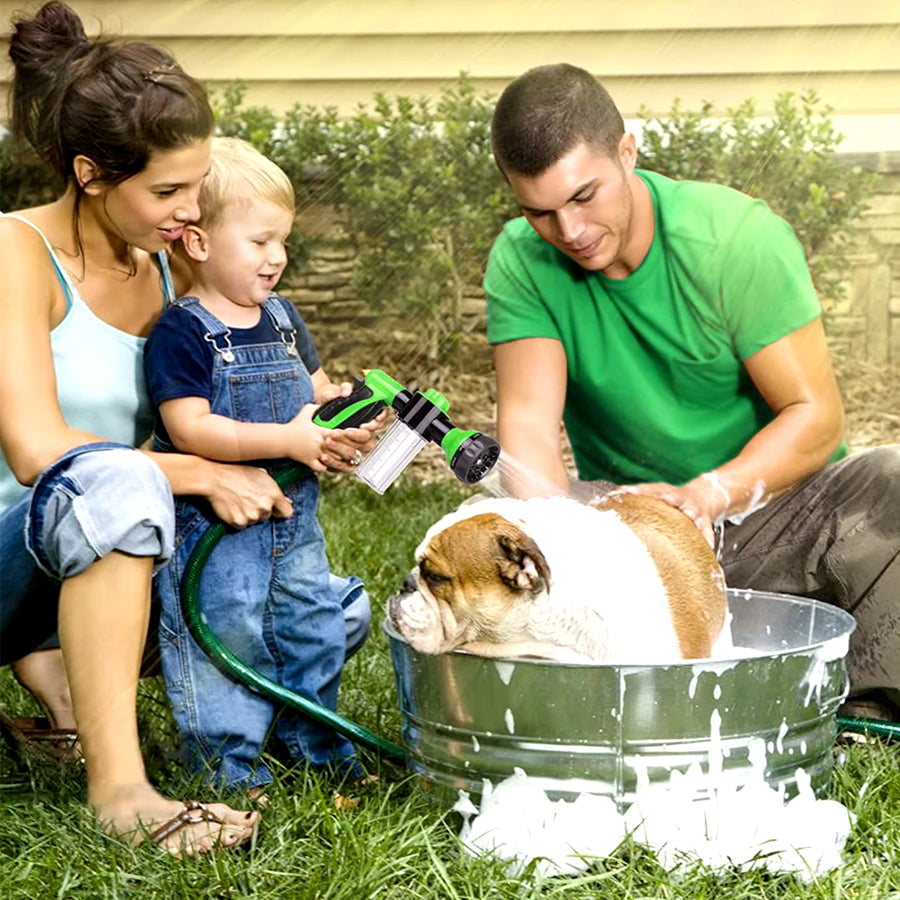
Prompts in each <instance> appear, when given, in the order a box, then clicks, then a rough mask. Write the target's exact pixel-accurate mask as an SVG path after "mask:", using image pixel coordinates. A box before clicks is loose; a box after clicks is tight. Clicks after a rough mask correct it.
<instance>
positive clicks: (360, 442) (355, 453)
mask: <svg viewBox="0 0 900 900" xmlns="http://www.w3.org/2000/svg"><path fill="white" fill-rule="evenodd" d="M387 418H388V411H387V410H386V409H383V410H382V411H381V412H380V413H378V415H377V416H375V418H374V419H372V420H370V421H369V422H366V423H365V424H363V425H360V426H359V428H334V429H329V430H328V434H327V435H326V437H325V440H324V442H323V445H322V446H323V451H324V452H323V455H322V460H323V462H324V464H325V467H326V468H327V469H328V470H330V471H332V472H351V471H353V468H354V467H355V466H358V465H359V464H360V463H361V462H362V459H363V457H364V456H365V455H366V454H367V453H371V452H372V450H373V449H374V447H375V435H376V434H377V433H378V431H380V430H381V428H383V427H384V424H385V422H387Z"/></svg>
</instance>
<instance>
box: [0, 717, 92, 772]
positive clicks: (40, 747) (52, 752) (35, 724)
mask: <svg viewBox="0 0 900 900" xmlns="http://www.w3.org/2000/svg"><path fill="white" fill-rule="evenodd" d="M0 731H2V732H3V736H4V737H5V738H6V740H7V743H8V744H9V745H10V747H11V748H12V749H13V750H15V751H16V752H17V753H19V754H20V755H23V756H27V755H32V756H38V757H42V758H43V759H52V760H55V761H56V762H64V763H74V764H76V765H83V764H84V757H83V756H82V755H81V747H80V746H79V744H78V732H77V731H75V730H74V729H72V728H54V727H53V726H52V725H51V724H50V720H49V719H48V718H47V717H46V716H35V717H25V716H8V715H6V713H3V712H0Z"/></svg>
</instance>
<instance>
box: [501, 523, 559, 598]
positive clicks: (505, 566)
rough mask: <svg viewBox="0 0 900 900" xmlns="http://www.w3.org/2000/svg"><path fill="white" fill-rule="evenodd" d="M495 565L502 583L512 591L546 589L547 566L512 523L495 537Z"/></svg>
mask: <svg viewBox="0 0 900 900" xmlns="http://www.w3.org/2000/svg"><path fill="white" fill-rule="evenodd" d="M497 544H498V546H499V548H500V554H499V556H498V560H497V565H498V568H499V570H500V578H501V580H502V581H503V583H504V584H506V585H508V586H509V587H511V588H512V589H513V590H515V591H531V592H532V593H537V592H538V591H540V590H541V589H549V587H550V566H549V565H548V564H547V560H546V558H545V557H544V554H543V553H541V551H540V548H539V547H538V545H537V544H536V543H535V542H534V540H533V539H532V538H530V537H529V536H528V535H527V534H525V532H524V531H522V530H521V529H520V528H517V527H516V526H515V525H513V524H512V523H510V524H509V527H508V528H506V529H504V530H503V531H501V532H500V533H499V534H498V535H497Z"/></svg>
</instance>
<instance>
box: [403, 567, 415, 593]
mask: <svg viewBox="0 0 900 900" xmlns="http://www.w3.org/2000/svg"><path fill="white" fill-rule="evenodd" d="M417 589H418V588H417V586H416V576H415V575H413V573H412V572H410V573H409V575H407V576H406V579H405V580H404V582H403V589H402V590H403V593H404V594H411V593H412V592H413V591H415V590H417Z"/></svg>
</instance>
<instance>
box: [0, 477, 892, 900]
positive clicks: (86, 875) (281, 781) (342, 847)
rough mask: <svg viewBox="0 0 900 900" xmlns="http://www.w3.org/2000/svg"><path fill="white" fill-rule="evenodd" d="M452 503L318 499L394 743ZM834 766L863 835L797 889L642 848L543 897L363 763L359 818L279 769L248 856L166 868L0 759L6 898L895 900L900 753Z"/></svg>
mask: <svg viewBox="0 0 900 900" xmlns="http://www.w3.org/2000/svg"><path fill="white" fill-rule="evenodd" d="M462 496H463V492H462V490H461V489H460V488H458V487H457V486H456V485H455V484H442V485H433V486H430V487H429V486H422V485H416V484H410V483H403V482H400V483H398V484H396V485H394V486H393V487H392V488H391V489H390V490H389V491H388V492H387V493H386V494H385V496H384V497H379V496H378V495H376V494H375V493H374V492H372V491H370V490H369V489H368V488H366V487H365V486H364V485H362V484H359V483H357V482H356V481H355V480H345V481H343V482H341V484H340V486H336V485H334V484H332V483H329V484H326V485H325V491H324V496H323V503H322V509H321V519H322V523H323V526H324V527H325V531H326V535H327V537H328V541H329V548H330V553H331V559H332V565H333V568H334V569H335V571H338V572H341V573H356V574H359V575H361V576H362V577H363V578H364V579H365V581H366V583H367V586H368V588H369V591H370V594H371V596H372V600H373V605H374V622H375V623H376V627H375V628H374V629H373V634H372V637H371V639H370V640H369V642H368V644H367V645H366V647H364V648H363V650H362V651H361V652H360V653H359V654H358V655H357V656H356V657H355V658H354V659H353V660H351V661H350V663H349V664H348V666H347V668H346V670H345V675H344V681H343V687H342V694H341V712H342V713H343V714H344V715H345V716H347V717H348V718H350V719H352V720H354V721H356V722H359V723H360V724H361V725H363V726H364V727H366V728H368V729H369V730H371V731H374V732H376V733H377V734H379V735H382V736H384V737H386V738H388V739H389V740H392V741H394V742H397V743H399V742H400V719H399V714H398V711H397V707H396V695H395V691H394V681H393V672H392V669H391V663H390V656H389V652H388V647H387V641H386V639H385V637H384V636H383V635H382V633H381V631H380V628H379V627H378V626H379V625H380V621H381V618H382V608H383V603H384V600H385V598H386V597H387V596H388V595H389V594H390V593H392V592H393V591H394V590H395V589H396V587H397V586H398V585H399V584H400V582H401V581H402V578H403V577H404V575H405V573H406V571H407V570H408V568H409V566H410V562H411V559H412V553H413V549H414V547H415V546H416V544H417V543H418V542H419V540H420V539H421V537H422V535H423V534H424V532H425V530H426V528H427V527H428V525H430V524H431V523H432V522H433V521H434V520H435V519H436V518H437V517H438V516H439V515H441V514H442V513H444V512H445V511H447V510H449V509H450V508H452V507H453V506H454V505H455V504H456V503H457V502H458V501H459V500H460V499H461V497H462ZM0 705H2V706H3V708H4V709H6V710H7V711H10V712H16V713H20V714H24V713H26V712H28V711H29V710H32V711H34V712H37V710H36V709H34V707H32V706H30V705H29V698H27V697H26V696H25V695H24V694H23V692H22V691H21V690H20V689H19V688H18V687H17V685H16V684H15V683H14V682H13V680H12V678H11V675H10V673H9V670H8V669H6V670H3V671H0ZM139 715H140V720H141V726H142V735H143V738H144V743H145V748H146V755H147V759H148V768H149V770H150V772H151V777H152V779H153V781H154V783H156V784H157V785H158V786H159V787H160V789H161V790H163V791H164V792H166V793H168V794H170V795H172V796H178V797H188V796H196V795H198V794H200V799H212V798H211V797H209V796H204V795H203V794H202V792H198V791H197V789H196V785H195V784H193V783H191V782H190V781H189V780H187V779H186V778H185V776H184V774H183V773H182V772H181V770H180V769H179V767H178V765H177V764H176V763H175V762H173V761H172V759H171V756H170V752H171V748H172V742H173V731H172V727H171V724H170V721H169V718H168V711H167V708H166V705H165V700H164V694H163V692H162V688H161V685H160V683H159V680H158V679H150V680H148V681H147V682H145V683H144V684H143V686H142V690H141V699H140V703H139ZM836 752H837V759H838V763H837V766H836V768H835V775H834V778H833V781H832V784H831V786H830V788H829V792H828V796H829V797H831V798H833V799H835V800H839V801H841V802H842V803H844V804H845V805H846V806H847V807H848V808H849V809H850V810H851V811H852V812H853V814H854V815H855V816H856V823H855V826H854V829H853V833H852V835H851V837H850V840H849V841H848V843H847V846H846V849H845V854H844V858H845V865H844V866H843V867H842V868H841V869H840V870H838V871H836V872H833V873H831V874H830V875H827V876H825V877H823V878H821V879H820V880H819V881H815V882H812V883H808V884H805V883H803V882H802V881H800V880H798V879H796V878H794V877H791V876H772V875H768V874H766V873H764V872H756V873H752V874H744V875H741V874H736V873H725V874H721V873H720V874H715V873H712V872H709V871H707V870H704V869H702V868H700V867H694V868H693V869H689V870H687V871H686V872H682V873H680V874H679V875H677V876H673V875H669V874H667V873H666V872H665V871H663V870H662V869H661V868H660V867H659V865H658V864H657V863H656V862H655V860H654V858H653V856H652V855H651V854H650V853H648V852H646V851H645V850H643V849H642V848H640V847H638V846H623V847H621V848H620V849H619V850H618V851H617V852H616V853H615V854H614V855H613V856H612V857H610V858H609V859H604V860H599V861H597V862H596V863H595V864H594V865H592V866H591V868H590V869H589V870H588V871H587V872H586V873H584V874H582V875H579V876H570V877H565V878H550V879H543V880H542V879H540V878H538V877H536V876H534V875H530V874H528V873H526V875H525V876H523V877H521V878H518V879H513V878H510V877H507V876H506V875H505V873H504V869H503V866H502V865H501V864H500V863H498V862H496V861H492V860H489V859H473V858H471V857H470V856H468V855H467V854H466V853H464V852H463V851H462V850H461V847H460V844H459V841H458V839H457V834H458V831H459V824H460V823H459V820H458V818H457V817H456V815H455V814H453V813H449V812H447V811H445V810H442V809H440V808H438V807H437V806H436V805H435V804H434V803H433V802H432V801H431V800H429V799H428V797H427V796H426V795H424V794H423V793H422V792H421V791H420V790H419V788H418V787H417V784H416V781H415V778H414V777H412V776H411V775H410V774H409V773H408V772H407V771H405V770H404V769H402V768H401V767H399V766H398V765H396V764H393V763H391V762H389V761H384V760H378V759H377V758H375V757H374V756H373V755H372V754H370V753H367V752H365V751H364V752H363V757H364V759H365V761H366V763H367V765H369V766H370V768H371V769H372V770H373V771H376V772H378V773H379V774H380V776H381V777H380V781H379V782H378V783H376V784H374V785H372V786H370V787H368V788H366V789H365V790H364V791H362V792H357V796H358V798H359V801H360V802H359V805H358V807H357V808H355V809H352V810H349V809H345V810H342V811H339V810H337V809H336V808H335V805H334V803H333V800H332V794H333V791H334V785H333V784H330V783H328V782H327V781H326V780H324V779H321V778H319V777H317V776H313V775H310V774H309V773H306V772H304V771H302V770H301V769H294V770H290V769H286V768H284V767H283V766H279V765H278V763H277V762H273V766H274V767H275V771H276V773H277V780H276V782H275V784H274V785H273V788H272V790H271V792H270V796H271V802H270V805H269V808H268V809H267V810H266V811H265V814H264V817H263V827H262V829H261V831H260V834H259V837H258V840H257V842H256V844H255V845H254V846H252V847H250V848H249V849H247V850H242V851H224V852H218V853H213V854H210V855H209V856H208V857H205V858H200V859H184V860H176V859H172V858H170V857H169V856H168V855H166V854H164V853H161V852H160V851H159V850H158V849H157V848H155V847H152V846H142V847H138V848H136V849H135V848H131V847H127V846H124V845H122V844H120V843H118V842H117V841H114V840H112V839H110V838H107V837H105V836H104V835H103V834H102V833H101V832H100V830H99V829H98V828H97V827H96V823H95V822H94V821H93V820H92V818H91V816H90V814H89V813H88V811H87V809H86V807H85V805H84V794H85V789H84V782H83V778H82V776H81V775H80V774H78V773H77V772H75V773H73V772H70V771H66V770H63V769H61V768H60V767H57V766H55V765H50V764H37V763H24V762H22V761H20V760H17V759H16V758H14V757H13V756H12V755H11V754H10V753H9V752H7V750H6V748H5V747H3V746H0V898H2V900H25V898H28V900H45V898H47V900H49V898H85V900H101V898H110V900H112V898H137V897H141V898H144V897H160V898H163V897H164V898H172V900H199V898H216V900H219V898H221V900H226V898H257V900H264V898H265V900H269V898H271V900H275V898H279V900H280V898H286V900H295V898H296V900H306V898H309V900H313V898H323V900H324V898H334V900H343V898H346V900H367V898H376V897H377V898H435V900H438V898H441V900H444V898H516V900H525V898H552V897H566V898H574V900H579V898H585V900H586V898H615V900H650V898H654V900H656V898H684V900H688V898H690V900H695V898H709V900H712V898H723V900H724V898H727V900H741V898H773V900H774V898H779V900H795V898H796V900H800V898H802V900H807V898H809V900H812V898H823V900H824V898H829V900H839V898H848V900H889V898H893V900H900V744H897V743H894V744H891V743H887V742H884V741H871V742H869V743H866V744H848V745H846V746H844V745H841V746H839V747H837V748H836ZM349 793H352V792H349ZM231 799H232V800H233V801H235V802H240V798H231Z"/></svg>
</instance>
